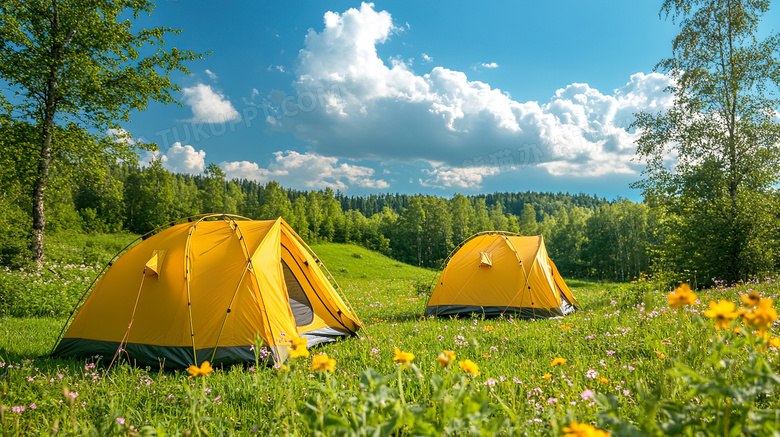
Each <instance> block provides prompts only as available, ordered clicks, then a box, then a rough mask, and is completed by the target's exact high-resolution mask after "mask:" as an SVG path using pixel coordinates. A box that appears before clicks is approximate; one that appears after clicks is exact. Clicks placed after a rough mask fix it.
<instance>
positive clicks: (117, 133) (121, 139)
mask: <svg viewBox="0 0 780 437" xmlns="http://www.w3.org/2000/svg"><path fill="white" fill-rule="evenodd" d="M106 135H108V136H110V137H114V141H116V142H117V143H122V144H127V145H130V146H133V145H135V144H136V141H135V140H134V139H133V135H132V134H130V132H128V131H126V130H124V129H108V130H107V131H106Z"/></svg>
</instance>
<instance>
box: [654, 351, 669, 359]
mask: <svg viewBox="0 0 780 437" xmlns="http://www.w3.org/2000/svg"><path fill="white" fill-rule="evenodd" d="M655 354H656V355H658V358H660V359H662V360H663V359H664V358H666V355H664V354H663V353H661V351H655Z"/></svg>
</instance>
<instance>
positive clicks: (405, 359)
mask: <svg viewBox="0 0 780 437" xmlns="http://www.w3.org/2000/svg"><path fill="white" fill-rule="evenodd" d="M412 360H414V354H413V353H411V352H402V351H401V349H398V348H395V356H394V357H393V361H398V362H399V363H401V364H406V363H411V362H412Z"/></svg>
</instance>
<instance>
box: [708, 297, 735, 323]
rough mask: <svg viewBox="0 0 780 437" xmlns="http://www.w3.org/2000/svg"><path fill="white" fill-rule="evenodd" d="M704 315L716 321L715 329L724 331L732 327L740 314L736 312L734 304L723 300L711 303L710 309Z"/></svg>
mask: <svg viewBox="0 0 780 437" xmlns="http://www.w3.org/2000/svg"><path fill="white" fill-rule="evenodd" d="M704 315H705V316H707V317H709V318H711V319H715V329H724V328H728V327H729V326H730V325H731V321H732V320H734V319H736V318H737V316H738V315H739V313H737V312H735V311H734V302H731V301H728V300H722V299H721V300H720V301H718V303H715V301H710V309H708V310H707V311H705V312H704Z"/></svg>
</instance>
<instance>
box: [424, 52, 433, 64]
mask: <svg viewBox="0 0 780 437" xmlns="http://www.w3.org/2000/svg"><path fill="white" fill-rule="evenodd" d="M422 58H423V61H425V62H433V58H432V57H430V56H428V55H426V54H425V53H423V54H422Z"/></svg>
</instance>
